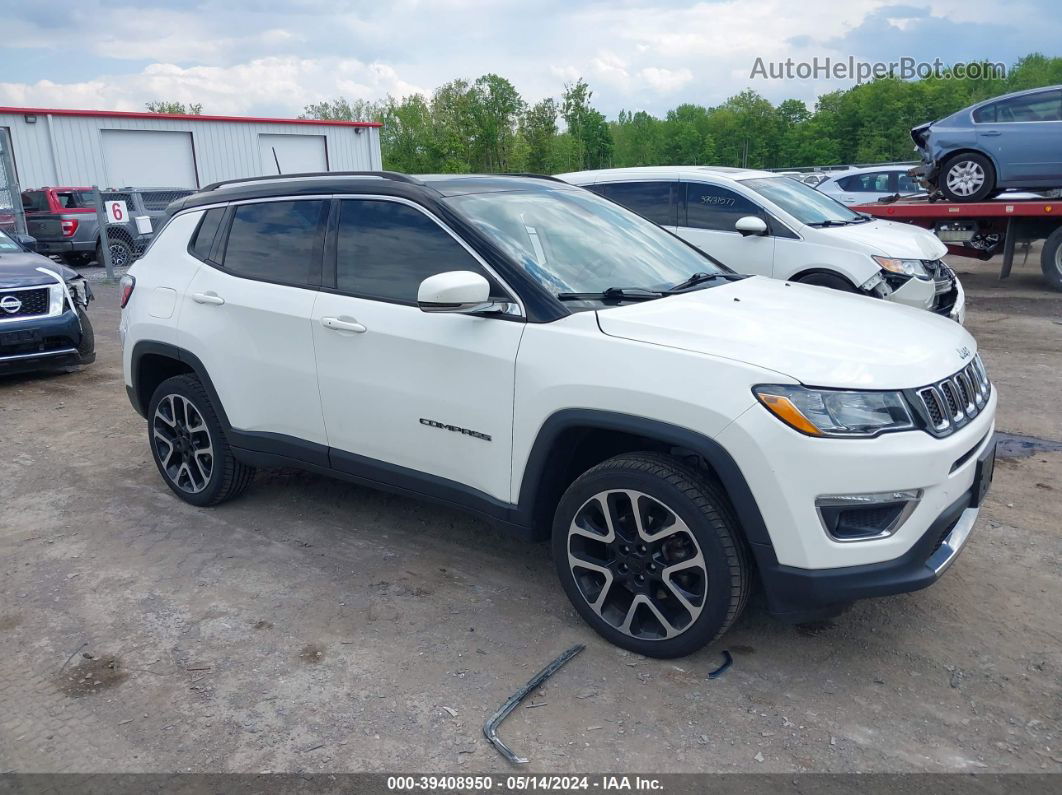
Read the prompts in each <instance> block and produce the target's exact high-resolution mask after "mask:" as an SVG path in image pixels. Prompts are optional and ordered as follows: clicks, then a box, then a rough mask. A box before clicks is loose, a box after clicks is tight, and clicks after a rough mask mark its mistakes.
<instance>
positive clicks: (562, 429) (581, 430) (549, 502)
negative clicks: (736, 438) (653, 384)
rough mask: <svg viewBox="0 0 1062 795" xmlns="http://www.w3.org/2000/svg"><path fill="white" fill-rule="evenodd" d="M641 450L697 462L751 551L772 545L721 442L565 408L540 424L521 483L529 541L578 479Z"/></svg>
mask: <svg viewBox="0 0 1062 795" xmlns="http://www.w3.org/2000/svg"><path fill="white" fill-rule="evenodd" d="M644 450H657V451H663V452H668V453H671V454H675V455H677V456H679V457H680V458H689V457H695V458H696V459H698V461H697V463H698V464H699V465H700V466H701V467H702V468H703V469H704V470H705V471H707V472H708V473H709V475H710V476H712V477H714V478H715V479H717V480H718V481H719V482H720V483H721V484H722V486H723V489H724V491H725V492H726V494H727V497H728V498H729V500H730V503H731V505H732V507H733V508H734V512H735V514H736V515H737V518H738V522H739V524H740V525H741V529H742V532H743V533H744V534H745V538H746V540H747V541H748V542H750V543H751V544H753V545H754V547H755V545H767V546H770V545H771V541H770V535H769V534H768V532H767V527H766V524H765V523H764V521H763V515H762V514H761V513H760V509H759V506H758V505H757V504H756V499H755V497H753V495H752V490H751V489H750V488H749V485H748V481H747V480H746V479H745V476H744V474H743V473H742V472H741V468H740V467H739V466H738V464H737V462H736V461H735V460H734V458H733V456H731V455H730V453H729V452H728V451H727V450H726V448H725V447H723V446H722V445H721V444H720V443H719V442H717V441H715V440H714V439H711V438H709V437H708V436H705V435H704V434H701V433H698V432H696V431H692V430H690V429H688V428H683V427H681V426H677V425H671V424H670V423H666V422H662V421H660V420H652V419H647V418H644V417H638V416H635V415H632V414H622V413H618V412H610V411H600V410H596V409H563V410H561V411H558V412H556V413H555V414H552V415H551V416H550V417H549V418H548V419H547V420H546V421H545V422H544V423H543V424H542V427H541V428H540V429H539V432H538V435H537V436H536V438H535V442H534V444H533V445H532V447H531V453H530V455H529V456H528V458H527V464H526V466H525V468H524V472H523V475H522V477H521V481H520V493H519V497H518V502H517V513H518V515H519V517H520V524H523V525H526V526H528V527H529V528H530V530H531V533H532V535H533V537H536V538H544V537H546V536H548V534H549V529H550V527H551V525H552V520H553V511H554V510H555V509H556V506H557V502H558V501H559V500H560V497H561V495H562V494H563V493H564V491H565V489H567V488H568V486H569V485H570V484H571V483H572V481H574V480H575V478H576V477H578V476H579V475H581V474H582V473H583V472H585V471H586V470H587V469H589V468H590V467H592V466H594V465H595V464H598V463H600V462H601V461H604V460H606V459H608V458H611V457H612V456H614V455H619V454H620V453H624V452H635V451H644Z"/></svg>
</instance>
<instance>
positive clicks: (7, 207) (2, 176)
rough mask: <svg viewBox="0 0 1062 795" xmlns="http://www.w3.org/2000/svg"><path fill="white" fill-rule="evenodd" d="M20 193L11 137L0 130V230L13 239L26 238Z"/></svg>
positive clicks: (24, 216)
mask: <svg viewBox="0 0 1062 795" xmlns="http://www.w3.org/2000/svg"><path fill="white" fill-rule="evenodd" d="M21 193H22V192H21V191H20V190H19V187H18V179H16V177H15V159H14V157H13V156H12V154H11V136H10V135H9V134H8V131H7V130H6V129H4V128H0V230H3V231H4V232H6V233H7V234H9V235H10V236H11V237H14V238H22V237H25V236H26V215H25V213H24V212H23V210H22V197H21Z"/></svg>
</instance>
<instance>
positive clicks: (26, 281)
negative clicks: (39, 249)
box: [0, 251, 81, 288]
mask: <svg viewBox="0 0 1062 795" xmlns="http://www.w3.org/2000/svg"><path fill="white" fill-rule="evenodd" d="M38 268H47V269H48V270H51V271H54V272H55V273H58V274H59V275H60V276H62V277H63V279H64V280H66V281H67V282H72V281H76V280H78V279H80V278H81V274H80V273H78V272H77V271H75V270H72V269H71V268H68V267H66V266H65V265H60V264H59V263H58V262H52V261H51V260H50V259H48V258H47V257H42V256H41V255H40V254H33V253H31V252H28V251H17V252H14V253H3V254H0V287H8V288H11V287H36V286H38V285H40V286H42V287H43V286H45V285H48V284H53V283H54V282H55V279H53V278H52V277H51V276H48V275H47V274H44V273H41V272H40V271H39V270H38Z"/></svg>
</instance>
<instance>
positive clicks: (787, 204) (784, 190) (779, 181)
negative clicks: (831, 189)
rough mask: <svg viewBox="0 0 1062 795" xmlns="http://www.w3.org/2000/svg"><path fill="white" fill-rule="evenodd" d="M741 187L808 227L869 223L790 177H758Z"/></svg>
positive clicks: (742, 182)
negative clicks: (751, 191) (753, 192)
mask: <svg viewBox="0 0 1062 795" xmlns="http://www.w3.org/2000/svg"><path fill="white" fill-rule="evenodd" d="M741 184H742V185H744V186H745V187H746V188H749V189H750V190H753V191H755V192H756V193H758V194H759V195H760V196H762V197H763V198H765V199H767V201H769V202H772V203H773V204H775V205H777V206H778V207H780V208H782V209H783V210H785V212H787V213H789V214H790V215H791V216H793V217H794V218H796V219H797V220H798V221H800V222H801V223H804V224H807V225H808V226H817V225H818V226H827V225H830V224H835V223H836V224H847V223H859V222H861V221H864V220H866V219H865V217H864V216H862V215H860V214H859V213H855V212H852V211H851V210H849V209H848V208H847V207H845V206H844V205H843V204H841V203H840V202H839V201H837V200H836V199H834V198H831V197H830V196H827V195H826V194H825V193H823V192H821V191H818V190H815V188H812V187H809V186H807V185H805V184H804V183H803V182H796V181H795V180H791V179H789V178H787V177H756V178H754V179H744V180H742V181H741Z"/></svg>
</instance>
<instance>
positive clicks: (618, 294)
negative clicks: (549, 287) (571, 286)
mask: <svg viewBox="0 0 1062 795" xmlns="http://www.w3.org/2000/svg"><path fill="white" fill-rule="evenodd" d="M663 296H664V293H661V292H659V291H657V290H647V289H645V288H644V287H609V288H607V289H605V290H602V291H601V292H599V293H557V300H558V301H652V300H653V299H654V298H662V297H663Z"/></svg>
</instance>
